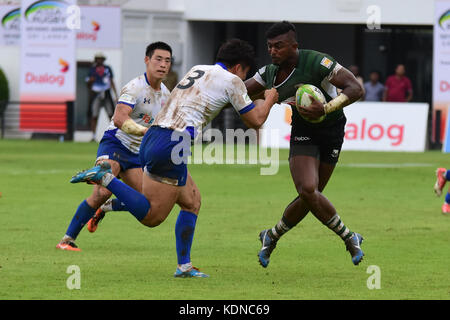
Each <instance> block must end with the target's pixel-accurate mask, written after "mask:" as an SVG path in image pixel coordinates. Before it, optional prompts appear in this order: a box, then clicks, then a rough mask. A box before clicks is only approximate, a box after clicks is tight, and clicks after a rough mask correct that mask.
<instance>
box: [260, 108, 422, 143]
mask: <svg viewBox="0 0 450 320" xmlns="http://www.w3.org/2000/svg"><path fill="white" fill-rule="evenodd" d="M344 112H345V115H346V117H347V124H346V126H345V139H344V144H343V146H342V150H360V151H418V152H421V151H424V150H425V143H426V133H427V119H428V104H426V103H388V102H356V103H354V104H352V105H350V106H348V107H346V108H345V109H344ZM290 115H291V110H290V107H289V106H287V105H276V106H274V107H273V108H272V110H271V111H270V115H269V117H268V118H267V121H266V123H265V124H264V130H263V132H262V134H263V135H262V136H261V145H262V146H263V147H272V148H278V147H279V148H289V139H290V131H291V126H290ZM272 129H276V130H278V132H279V135H278V136H279V139H278V141H273V139H268V138H266V136H267V135H268V134H269V132H270V131H269V130H272Z"/></svg>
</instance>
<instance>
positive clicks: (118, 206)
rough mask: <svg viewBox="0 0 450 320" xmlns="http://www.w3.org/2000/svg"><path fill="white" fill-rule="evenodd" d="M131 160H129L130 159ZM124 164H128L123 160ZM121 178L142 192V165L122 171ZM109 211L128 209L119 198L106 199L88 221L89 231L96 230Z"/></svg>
mask: <svg viewBox="0 0 450 320" xmlns="http://www.w3.org/2000/svg"><path fill="white" fill-rule="evenodd" d="M128 162H129V161H128ZM122 166H125V168H127V167H126V164H125V163H124V162H122ZM120 178H121V179H122V180H123V182H124V183H126V184H127V185H129V186H130V187H132V188H133V189H134V190H137V191H139V192H141V190H142V169H141V168H140V167H131V168H129V169H126V170H124V171H121V172H120ZM109 211H128V208H127V207H126V206H125V204H124V203H123V202H122V201H120V200H119V199H117V198H112V199H108V200H106V202H105V203H103V204H102V205H101V206H100V207H99V208H98V209H97V211H96V212H95V214H94V216H93V217H92V218H91V219H90V220H89V222H88V223H87V229H88V230H89V232H95V231H96V230H97V227H98V225H99V223H100V222H101V221H102V220H103V218H104V217H105V215H106V213H107V212H109Z"/></svg>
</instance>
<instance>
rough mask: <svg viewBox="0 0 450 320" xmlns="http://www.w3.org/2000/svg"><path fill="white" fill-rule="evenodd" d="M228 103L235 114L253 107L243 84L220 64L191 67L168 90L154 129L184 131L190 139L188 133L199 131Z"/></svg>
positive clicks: (242, 112)
mask: <svg viewBox="0 0 450 320" xmlns="http://www.w3.org/2000/svg"><path fill="white" fill-rule="evenodd" d="M228 103H231V105H232V106H233V107H234V109H235V110H236V111H237V112H239V114H244V113H246V112H248V111H250V110H251V109H253V108H254V107H255V105H254V104H253V101H252V100H251V99H250V97H249V96H248V94H247V89H246V88H245V84H244V82H243V81H242V80H241V79H240V78H239V77H238V76H236V75H234V74H232V73H231V72H228V71H227V70H226V67H225V66H224V65H223V64H221V63H217V64H215V65H198V66H194V67H193V68H192V69H191V70H190V71H189V72H188V73H187V74H186V75H185V76H184V78H183V79H182V80H181V81H180V82H179V83H178V85H177V86H176V87H175V88H174V89H173V90H172V93H171V95H170V97H169V100H168V101H167V103H166V104H165V105H164V106H163V107H162V109H161V112H160V113H159V114H158V115H157V117H156V119H155V122H154V125H157V126H160V127H163V128H169V129H172V130H176V131H184V130H186V129H187V130H188V131H189V132H190V133H191V135H192V134H193V131H192V130H194V129H195V130H201V129H202V128H203V127H204V126H206V125H207V124H208V123H209V122H210V121H211V120H212V119H213V118H214V117H215V116H216V115H217V114H218V113H219V112H220V110H221V109H222V108H223V107H224V106H225V105H227V104H228Z"/></svg>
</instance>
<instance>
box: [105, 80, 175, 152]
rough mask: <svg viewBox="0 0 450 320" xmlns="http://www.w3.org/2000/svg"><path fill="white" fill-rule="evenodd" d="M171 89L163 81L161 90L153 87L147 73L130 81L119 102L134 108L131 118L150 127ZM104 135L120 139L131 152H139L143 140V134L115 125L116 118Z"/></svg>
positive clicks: (124, 88) (123, 89)
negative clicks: (136, 133)
mask: <svg viewBox="0 0 450 320" xmlns="http://www.w3.org/2000/svg"><path fill="white" fill-rule="evenodd" d="M169 95H170V91H169V89H167V87H166V86H165V85H164V84H162V83H161V90H160V91H156V90H155V89H153V88H152V87H151V86H150V84H149V82H148V80H147V74H146V73H144V74H143V75H141V76H139V77H136V78H134V79H133V80H131V81H130V82H128V83H127V84H126V85H125V86H124V87H123V88H122V91H121V92H120V97H119V99H118V101H117V103H118V104H119V103H123V104H125V105H127V106H130V107H131V108H133V111H132V112H131V113H130V118H131V119H132V120H133V121H134V122H136V123H137V124H140V125H142V126H144V127H147V128H148V127H150V126H151V125H152V124H153V122H154V120H155V117H156V115H157V114H158V112H159V111H160V110H161V107H162V106H164V104H165V103H166V101H167V99H168V98H169ZM104 136H109V137H113V138H115V139H118V140H119V141H120V142H121V143H122V144H123V145H124V146H125V147H126V148H128V149H129V150H130V151H131V152H134V153H139V147H140V145H141V142H142V138H143V137H142V136H137V135H134V134H129V133H126V132H124V131H122V130H121V129H119V128H117V127H116V126H115V125H114V120H111V122H110V124H109V126H108V128H107V129H106V131H105V133H104Z"/></svg>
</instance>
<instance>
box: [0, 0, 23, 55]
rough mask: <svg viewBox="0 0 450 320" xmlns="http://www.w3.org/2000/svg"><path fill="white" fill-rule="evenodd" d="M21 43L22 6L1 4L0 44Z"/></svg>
mask: <svg viewBox="0 0 450 320" xmlns="http://www.w3.org/2000/svg"><path fill="white" fill-rule="evenodd" d="M18 45H20V7H19V6H12V5H0V46H18Z"/></svg>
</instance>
